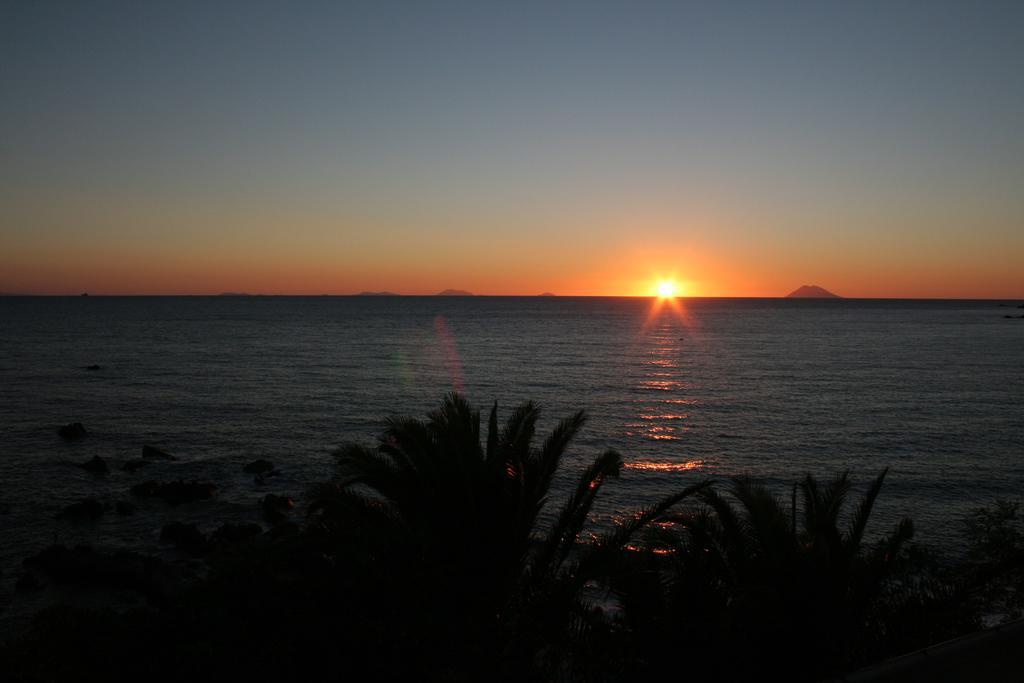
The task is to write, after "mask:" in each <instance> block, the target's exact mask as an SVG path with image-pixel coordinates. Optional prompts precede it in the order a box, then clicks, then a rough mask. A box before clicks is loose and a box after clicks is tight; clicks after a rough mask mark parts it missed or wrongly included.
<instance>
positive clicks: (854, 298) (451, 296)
mask: <svg viewBox="0 0 1024 683" xmlns="http://www.w3.org/2000/svg"><path fill="white" fill-rule="evenodd" d="M93 297H99V298H117V297H120V298H154V299H155V298H185V297H191V298H210V299H215V298H220V299H247V298H261V297H262V298H270V297H274V298H294V299H298V298H349V299H392V298H420V299H474V298H475V299H502V298H504V299H658V298H661V297H659V296H658V295H656V294H441V293H437V294H399V293H387V294H376V293H371V294H363V293H351V294H330V293H319V294H282V293H270V294H266V293H256V294H251V293H234V292H218V293H215V294H174V293H168V294H148V293H128V294H126V293H100V294H93V293H91V292H81V293H78V294H67V293H64V294H54V293H22V292H0V298H11V299H14V298H51V299H61V298H75V299H79V298H93ZM666 298H672V299H693V300H700V299H766V300H767V299H771V300H774V299H793V300H797V301H799V300H803V301H808V300H810V301H843V300H847V301H1024V294H1022V295H1021V296H1016V297H957V296H953V297H942V296H833V297H791V296H787V295H780V296H742V295H731V296H721V295H718V296H712V295H709V296H689V295H680V296H673V297H666Z"/></svg>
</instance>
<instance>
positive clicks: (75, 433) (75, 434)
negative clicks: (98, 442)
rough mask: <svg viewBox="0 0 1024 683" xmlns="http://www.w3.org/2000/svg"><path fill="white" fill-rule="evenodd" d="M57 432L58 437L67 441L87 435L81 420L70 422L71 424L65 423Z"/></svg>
mask: <svg viewBox="0 0 1024 683" xmlns="http://www.w3.org/2000/svg"><path fill="white" fill-rule="evenodd" d="M57 433H58V434H60V438H62V439H67V440H68V441H73V440H75V439H84V438H85V437H87V436H89V431H88V430H87V429H86V428H85V425H83V424H82V423H81V422H72V423H71V424H66V425H64V426H63V427H61V428H60V429H58V430H57Z"/></svg>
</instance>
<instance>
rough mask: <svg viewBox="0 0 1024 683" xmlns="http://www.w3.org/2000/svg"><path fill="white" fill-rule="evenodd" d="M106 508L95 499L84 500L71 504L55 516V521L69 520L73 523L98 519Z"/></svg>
mask: <svg viewBox="0 0 1024 683" xmlns="http://www.w3.org/2000/svg"><path fill="white" fill-rule="evenodd" d="M106 509H107V506H106V505H104V504H103V503H101V502H99V501H98V500H96V499H95V498H86V499H85V500H83V501H80V502H78V503H72V504H71V505H68V506H67V507H66V508H64V509H63V510H61V511H60V512H59V513H58V514H57V519H70V520H73V521H79V520H87V519H88V520H92V519H99V517H100V516H101V515H102V514H103V512H104V510H106Z"/></svg>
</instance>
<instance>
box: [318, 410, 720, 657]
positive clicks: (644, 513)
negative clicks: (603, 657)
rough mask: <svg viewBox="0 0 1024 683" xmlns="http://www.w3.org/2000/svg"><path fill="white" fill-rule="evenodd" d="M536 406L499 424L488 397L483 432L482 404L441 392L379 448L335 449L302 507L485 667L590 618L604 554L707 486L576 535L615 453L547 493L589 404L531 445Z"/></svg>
mask: <svg viewBox="0 0 1024 683" xmlns="http://www.w3.org/2000/svg"><path fill="white" fill-rule="evenodd" d="M538 415H539V410H538V408H537V406H536V405H534V404H533V403H531V402H527V403H524V404H522V405H520V406H519V407H518V408H516V409H515V410H514V411H513V412H512V413H511V415H510V416H509V417H508V419H507V420H506V422H505V424H504V425H503V426H500V427H499V423H498V406H497V403H495V404H494V405H493V406H492V408H491V411H490V415H489V417H488V420H487V430H486V435H484V436H483V438H482V435H481V428H480V413H479V412H478V411H476V410H474V409H473V408H472V407H471V406H470V405H469V403H468V402H467V401H466V400H465V398H463V397H462V396H461V395H459V394H450V395H448V396H446V397H445V399H444V401H443V402H442V404H441V407H440V408H439V409H437V410H435V411H434V412H432V413H430V414H429V416H428V419H427V420H426V421H423V420H418V419H414V418H398V419H391V420H389V421H388V423H387V428H386V429H385V430H384V432H383V434H382V435H381V436H380V438H379V441H378V443H377V445H376V446H375V447H372V448H370V447H366V446H360V445H347V446H344V447H343V448H341V449H340V450H338V451H337V452H336V456H337V459H338V472H339V477H338V480H337V481H335V482H333V483H332V484H328V485H322V486H320V487H318V488H317V490H316V491H315V492H314V493H315V497H314V498H315V502H314V503H313V505H312V506H311V513H312V519H313V522H314V525H315V526H316V527H317V528H318V529H320V530H321V531H322V532H323V533H325V534H326V535H327V536H329V537H330V536H334V537H337V538H344V539H346V542H350V543H352V542H354V543H355V544H357V545H358V546H360V547H361V548H363V549H367V551H368V552H370V553H371V555H372V556H373V557H374V563H375V566H378V567H379V566H381V565H382V564H383V565H384V566H387V567H388V570H387V571H396V570H397V571H400V572H401V573H402V578H401V581H402V582H406V581H412V582H415V583H416V585H419V586H421V587H422V593H421V594H420V595H418V596H416V598H415V599H417V600H425V601H426V602H428V603H429V604H430V606H431V607H430V608H428V611H432V614H433V615H434V616H433V619H434V621H433V623H432V625H431V631H433V632H434V633H441V632H446V633H450V634H452V637H453V638H457V639H458V640H459V643H458V646H457V648H456V649H457V650H458V658H459V659H460V661H463V662H467V661H471V660H472V659H473V658H474V657H475V658H477V659H478V661H479V662H480V663H481V667H490V671H491V674H492V675H493V671H494V657H495V656H496V652H497V654H498V655H500V656H503V657H504V659H505V660H506V661H509V662H518V663H522V662H524V661H525V662H528V663H529V664H528V665H529V666H534V665H538V662H540V660H543V659H544V658H545V653H546V652H549V651H552V648H553V647H554V646H555V644H556V642H555V641H558V640H560V639H564V638H565V637H566V634H569V635H570V636H571V634H573V633H579V632H581V631H585V630H586V629H588V628H590V627H592V626H593V625H594V624H595V620H596V616H595V615H596V614H597V613H598V611H597V610H595V609H594V605H593V604H592V601H590V600H588V599H587V597H586V585H587V583H588V581H593V580H595V579H599V578H601V576H602V573H603V572H606V571H607V570H608V569H609V568H610V567H612V566H613V565H614V563H615V561H616V558H617V556H618V553H619V551H620V549H621V548H622V547H623V546H625V545H626V544H627V543H628V542H629V539H630V538H631V537H632V536H633V535H634V534H635V533H636V532H637V531H638V530H640V529H641V528H643V527H644V526H645V525H647V524H648V523H649V522H650V521H651V520H653V519H655V518H657V517H658V516H660V515H662V514H663V513H665V512H666V511H667V510H669V509H670V508H672V507H673V506H674V505H676V504H677V503H679V502H680V501H681V500H683V499H684V498H686V497H688V496H690V495H692V494H693V493H696V492H697V491H700V490H702V489H703V488H704V486H705V484H698V485H696V486H691V487H689V488H687V489H685V490H683V491H680V492H678V493H676V494H674V495H671V496H668V497H667V498H665V499H663V500H661V501H660V502H658V503H657V504H655V505H652V506H651V507H649V508H645V509H642V510H638V511H637V512H635V513H634V514H633V515H631V516H630V517H629V518H628V520H627V521H626V522H625V523H623V524H621V525H619V526H618V527H616V528H614V529H612V530H610V531H606V532H605V533H603V534H601V535H599V536H598V537H597V540H596V541H595V542H593V543H589V544H585V545H584V544H581V543H580V537H581V534H582V532H583V531H584V528H585V527H586V524H587V520H588V517H589V514H590V511H591V509H592V507H593V504H594V501H595V500H596V498H597V496H598V494H599V492H600V490H601V488H602V486H603V485H604V483H605V482H606V481H607V480H608V479H609V478H612V477H617V476H618V475H619V472H620V470H621V467H622V457H621V456H620V455H619V454H618V453H617V452H615V451H613V450H607V451H605V452H604V453H602V454H601V455H599V456H598V457H597V458H595V459H594V461H593V462H592V463H591V464H590V465H589V466H588V467H587V468H585V470H584V471H583V472H582V474H581V476H580V478H579V480H578V481H577V483H576V486H575V488H574V489H573V491H572V493H571V494H570V495H569V496H568V498H567V499H565V501H564V502H562V504H561V505H553V504H552V503H553V501H550V502H549V500H548V498H549V494H550V492H551V486H552V482H553V480H554V477H555V475H556V472H557V471H558V469H559V465H560V463H561V460H562V458H563V456H564V454H565V452H566V449H567V448H568V446H569V445H570V443H571V442H572V440H573V438H574V437H575V436H576V434H577V433H578V432H579V431H580V429H581V428H582V427H583V424H584V422H585V415H584V413H583V412H582V411H579V412H576V413H574V414H573V415H571V416H570V417H568V418H566V419H564V420H562V421H561V422H559V423H558V425H557V426H556V427H555V429H554V430H553V431H552V432H551V433H550V434H549V435H548V436H547V437H546V438H545V439H544V441H543V443H542V444H541V445H540V446H539V447H537V446H535V445H534V437H535V431H536V422H537V418H538ZM383 558H386V559H383ZM382 559H383V562H382ZM396 564H400V565H402V566H401V567H396V566H395V565H396ZM410 573H411V574H412V575H411V576H410ZM510 632H511V633H514V634H515V637H511V636H510V635H509V634H510ZM466 634H471V637H470V638H468V639H467V637H466ZM453 654H454V653H453ZM540 665H543V664H542V663H541V664H540ZM520 673H522V672H520ZM517 675H518V674H517Z"/></svg>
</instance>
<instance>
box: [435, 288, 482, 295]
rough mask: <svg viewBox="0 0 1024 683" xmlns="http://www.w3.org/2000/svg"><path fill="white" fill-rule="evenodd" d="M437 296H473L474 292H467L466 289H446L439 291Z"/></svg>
mask: <svg viewBox="0 0 1024 683" xmlns="http://www.w3.org/2000/svg"><path fill="white" fill-rule="evenodd" d="M437 296H473V292H467V291H466V290H464V289H446V290H444V291H443V292H438V293H437Z"/></svg>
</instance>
